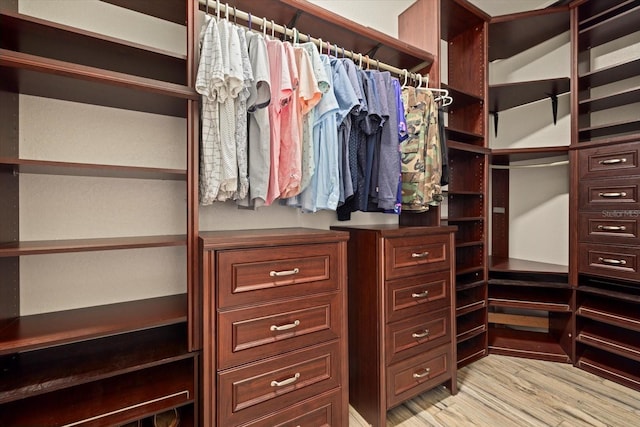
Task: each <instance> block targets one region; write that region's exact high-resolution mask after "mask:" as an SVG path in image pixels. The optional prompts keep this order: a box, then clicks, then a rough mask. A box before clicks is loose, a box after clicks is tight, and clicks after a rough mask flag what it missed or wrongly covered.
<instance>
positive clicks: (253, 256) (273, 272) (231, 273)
mask: <svg viewBox="0 0 640 427" xmlns="http://www.w3.org/2000/svg"><path fill="white" fill-rule="evenodd" d="M338 252H339V249H338V245H336V244H316V245H292V246H281V247H276V248H271V247H270V248H254V249H241V250H226V251H220V252H219V253H218V254H217V257H218V259H217V266H218V269H217V272H216V275H217V284H218V288H217V292H218V306H219V307H230V306H233V305H239V304H249V303H262V302H265V301H268V300H275V299H280V298H291V297H297V296H300V297H304V296H307V295H310V294H315V293H319V292H328V291H336V290H338V289H339V287H340V283H339V279H338V277H339V274H340V271H339V268H340V267H339V265H340V264H339V261H338Z"/></svg>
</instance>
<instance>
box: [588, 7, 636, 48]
mask: <svg viewBox="0 0 640 427" xmlns="http://www.w3.org/2000/svg"><path fill="white" fill-rule="evenodd" d="M625 9H626V10H625ZM613 11H615V13H613V15H612V16H610V17H607V14H610V13H611V12H613ZM601 17H602V18H604V19H602V20H600V18H601ZM638 20H640V6H638V5H635V6H634V4H633V2H624V3H623V4H620V5H617V6H615V7H613V8H610V9H607V10H605V11H604V12H603V13H602V14H601V15H596V16H593V17H591V18H590V19H586V20H583V21H581V22H580V28H579V31H578V43H579V45H580V46H581V47H584V48H594V47H596V46H600V45H602V44H605V43H607V42H610V41H613V40H616V39H619V38H620V37H624V36H626V35H628V34H631V33H633V32H634V31H637V29H638V27H637V23H638ZM592 21H593V22H592Z"/></svg>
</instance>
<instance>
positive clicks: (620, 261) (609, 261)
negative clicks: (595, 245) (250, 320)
mask: <svg viewBox="0 0 640 427" xmlns="http://www.w3.org/2000/svg"><path fill="white" fill-rule="evenodd" d="M598 261H599V262H601V263H603V264H611V265H626V264H627V261H625V260H623V259H613V258H602V257H599V258H598Z"/></svg>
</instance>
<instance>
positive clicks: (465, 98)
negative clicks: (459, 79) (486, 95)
mask: <svg viewBox="0 0 640 427" xmlns="http://www.w3.org/2000/svg"><path fill="white" fill-rule="evenodd" d="M441 87H442V89H447V90H448V91H449V95H451V97H452V98H453V100H454V102H455V103H456V109H458V108H464V107H466V106H468V105H471V104H479V103H482V102H484V99H483V98H482V97H479V96H477V95H474V94H472V93H469V92H466V91H464V90H461V89H458V88H456V87H454V86H450V85H448V84H442V85H441Z"/></svg>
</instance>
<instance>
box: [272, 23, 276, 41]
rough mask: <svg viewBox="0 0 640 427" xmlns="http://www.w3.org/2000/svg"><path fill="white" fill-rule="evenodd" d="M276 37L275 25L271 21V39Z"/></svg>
mask: <svg viewBox="0 0 640 427" xmlns="http://www.w3.org/2000/svg"><path fill="white" fill-rule="evenodd" d="M275 37H276V23H275V22H273V19H272V20H271V38H275Z"/></svg>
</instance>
